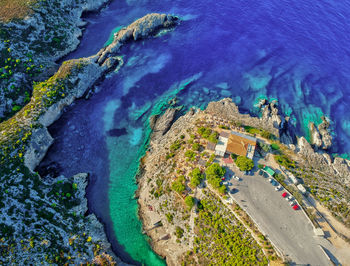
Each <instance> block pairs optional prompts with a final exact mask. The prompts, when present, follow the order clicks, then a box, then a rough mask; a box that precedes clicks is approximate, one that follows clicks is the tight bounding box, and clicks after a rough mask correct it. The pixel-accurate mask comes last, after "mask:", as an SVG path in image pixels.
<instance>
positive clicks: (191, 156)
mask: <svg viewBox="0 0 350 266" xmlns="http://www.w3.org/2000/svg"><path fill="white" fill-rule="evenodd" d="M185 156H186V157H187V160H189V161H195V160H196V153H195V152H194V151H192V150H187V151H186V152H185Z"/></svg>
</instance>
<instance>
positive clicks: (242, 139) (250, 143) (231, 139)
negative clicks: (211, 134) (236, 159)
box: [215, 131, 256, 159]
mask: <svg viewBox="0 0 350 266" xmlns="http://www.w3.org/2000/svg"><path fill="white" fill-rule="evenodd" d="M255 148H256V138H253V137H251V136H248V135H245V134H242V133H239V132H235V131H231V132H227V131H222V132H221V133H220V136H219V142H218V143H217V145H216V147H215V154H216V155H219V156H224V155H225V153H227V154H236V155H238V156H245V157H248V158H249V159H253V157H254V152H255Z"/></svg>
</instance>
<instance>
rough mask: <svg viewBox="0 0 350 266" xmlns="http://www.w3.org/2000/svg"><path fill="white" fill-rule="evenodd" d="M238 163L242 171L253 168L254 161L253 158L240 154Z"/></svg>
mask: <svg viewBox="0 0 350 266" xmlns="http://www.w3.org/2000/svg"><path fill="white" fill-rule="evenodd" d="M236 165H237V166H238V168H239V170H241V171H249V170H251V169H253V167H254V162H253V160H252V159H249V158H247V157H245V156H238V158H237V159H236Z"/></svg>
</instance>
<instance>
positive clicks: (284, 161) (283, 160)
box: [274, 154, 295, 168]
mask: <svg viewBox="0 0 350 266" xmlns="http://www.w3.org/2000/svg"><path fill="white" fill-rule="evenodd" d="M274 158H275V161H276V162H277V163H278V164H279V165H282V166H284V167H285V168H295V162H294V161H292V160H290V159H289V158H288V157H287V156H286V155H283V154H282V155H275V156H274Z"/></svg>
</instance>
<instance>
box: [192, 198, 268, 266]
mask: <svg viewBox="0 0 350 266" xmlns="http://www.w3.org/2000/svg"><path fill="white" fill-rule="evenodd" d="M201 204H202V206H203V208H202V209H201V210H200V211H199V215H198V217H197V218H195V225H196V231H197V232H198V233H197V237H196V238H195V240H194V249H193V252H194V253H195V254H196V255H197V258H198V260H199V262H198V264H199V265H267V264H268V261H267V259H266V257H265V256H264V254H263V252H262V250H261V248H260V247H259V245H258V244H257V243H256V241H255V240H254V239H253V238H252V236H251V235H250V233H249V232H248V231H247V230H246V229H245V227H244V226H243V225H242V224H241V223H240V222H239V221H238V220H237V219H236V217H235V216H234V215H233V214H232V213H231V212H230V211H228V210H227V209H226V208H225V207H224V206H223V204H222V203H221V202H220V200H218V199H217V198H216V197H215V196H214V195H211V194H207V197H206V198H205V199H203V200H201Z"/></svg>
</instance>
